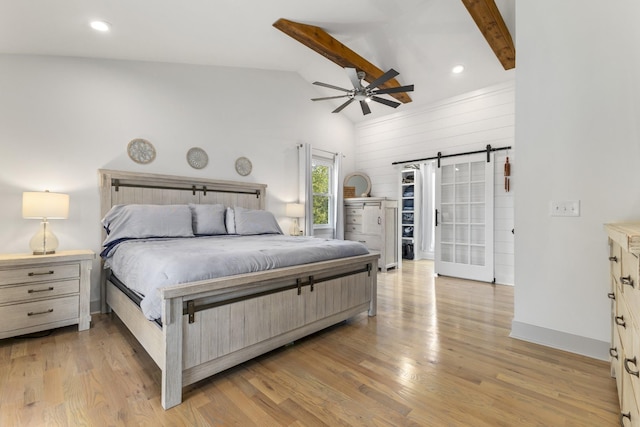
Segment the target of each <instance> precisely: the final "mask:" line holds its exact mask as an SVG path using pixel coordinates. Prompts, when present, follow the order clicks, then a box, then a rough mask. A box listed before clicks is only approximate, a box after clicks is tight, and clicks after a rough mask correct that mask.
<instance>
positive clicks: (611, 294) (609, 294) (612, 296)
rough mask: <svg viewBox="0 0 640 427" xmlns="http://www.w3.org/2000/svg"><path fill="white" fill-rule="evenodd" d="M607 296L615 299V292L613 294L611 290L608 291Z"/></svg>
mask: <svg viewBox="0 0 640 427" xmlns="http://www.w3.org/2000/svg"><path fill="white" fill-rule="evenodd" d="M607 296H608V297H609V299H616V294H614V293H613V292H609V293H608V294H607Z"/></svg>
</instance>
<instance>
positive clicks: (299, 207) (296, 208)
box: [285, 203, 304, 236]
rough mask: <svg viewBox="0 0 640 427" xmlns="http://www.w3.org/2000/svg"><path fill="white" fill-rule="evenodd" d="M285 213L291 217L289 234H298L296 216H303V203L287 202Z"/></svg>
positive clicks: (298, 227)
mask: <svg viewBox="0 0 640 427" xmlns="http://www.w3.org/2000/svg"><path fill="white" fill-rule="evenodd" d="M285 214H286V215H287V216H288V217H290V218H293V224H291V228H290V229H289V234H291V235H292V236H299V235H300V226H299V225H298V218H300V217H303V216H304V205H303V204H302V203H287V206H286V208H285Z"/></svg>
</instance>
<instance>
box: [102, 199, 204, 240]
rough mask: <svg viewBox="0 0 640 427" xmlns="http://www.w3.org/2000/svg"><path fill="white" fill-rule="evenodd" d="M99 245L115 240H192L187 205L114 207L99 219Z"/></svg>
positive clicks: (189, 212)
mask: <svg viewBox="0 0 640 427" xmlns="http://www.w3.org/2000/svg"><path fill="white" fill-rule="evenodd" d="M102 226H103V227H104V228H105V230H106V231H107V238H106V240H105V241H104V243H103V245H105V246H106V245H107V244H108V243H111V242H113V241H115V240H119V239H142V238H147V237H193V227H192V225H191V210H190V209H189V206H187V205H115V206H114V207H112V208H111V210H110V211H109V212H107V214H106V215H105V216H104V218H103V219H102Z"/></svg>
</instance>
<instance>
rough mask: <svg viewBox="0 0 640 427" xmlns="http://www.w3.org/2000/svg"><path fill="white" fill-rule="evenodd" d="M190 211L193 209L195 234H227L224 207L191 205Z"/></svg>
mask: <svg viewBox="0 0 640 427" xmlns="http://www.w3.org/2000/svg"><path fill="white" fill-rule="evenodd" d="M189 209H191V215H192V222H193V233H194V234H200V235H203V234H204V235H213V234H227V228H226V227H225V224H224V205H196V204H193V203H189Z"/></svg>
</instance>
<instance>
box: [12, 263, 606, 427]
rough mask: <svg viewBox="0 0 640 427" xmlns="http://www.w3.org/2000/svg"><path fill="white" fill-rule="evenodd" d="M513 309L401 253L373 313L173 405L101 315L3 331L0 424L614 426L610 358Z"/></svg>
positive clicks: (506, 297)
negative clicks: (567, 341)
mask: <svg viewBox="0 0 640 427" xmlns="http://www.w3.org/2000/svg"><path fill="white" fill-rule="evenodd" d="M603 292H604V291H603ZM603 295H604V294H603ZM603 298H604V296H603ZM512 315H513V288H511V287H508V286H495V285H490V284H486V283H476V282H472V281H464V280H457V279H451V278H444V277H440V278H435V279H434V277H433V269H432V263H431V262H429V261H416V262H407V261H405V262H404V263H403V268H402V270H398V271H396V270H390V271H389V272H388V273H384V274H383V273H380V274H379V275H378V315H377V317H375V318H369V317H367V316H366V315H365V314H362V315H358V316H356V317H355V318H353V319H351V320H349V321H348V322H346V323H343V324H340V325H337V326H335V327H332V328H329V329H327V330H325V331H322V332H320V333H317V334H315V335H313V336H311V337H309V338H306V339H303V340H300V341H297V342H296V343H294V344H292V345H289V346H286V347H284V348H281V349H278V350H275V351H273V352H271V353H268V354H266V355H264V356H261V357H259V358H257V359H254V360H252V361H250V362H247V363H244V364H242V365H240V366H238V367H236V368H232V369H230V370H228V371H225V372H223V373H221V374H218V375H216V376H214V377H212V378H210V379H207V380H204V381H202V382H200V383H197V384H195V385H193V386H190V387H187V388H186V389H185V391H184V403H183V404H182V405H180V406H178V407H175V408H172V409H170V410H168V411H164V410H163V409H162V407H161V405H160V370H159V369H158V368H157V367H156V366H155V364H154V363H153V361H152V360H151V358H150V357H149V356H148V355H147V354H146V353H145V352H144V350H143V349H142V347H140V345H138V343H137V342H136V341H135V340H134V339H133V338H132V337H131V335H130V334H129V332H128V331H127V330H126V329H125V327H124V326H123V325H122V323H120V321H119V320H118V319H117V317H115V316H112V315H94V316H93V322H92V326H91V329H90V330H89V331H85V332H80V333H79V332H77V329H76V328H74V327H67V328H60V329H57V330H55V331H53V333H51V335H49V336H46V337H42V338H30V339H18V338H9V339H5V340H0V426H23V425H24V426H58V425H59V426H74V425H85V426H112V425H113V426H116V425H118V426H119V425H122V426H137V425H143V426H182V425H184V426H200V425H201V426H209V425H221V426H222V425H224V426H227V425H238V426H251V425H258V426H316V425H330V426H345V425H366V426H474V427H475V426H529V425H532V426H554V427H555V426H598V427H602V426H615V425H618V421H617V414H618V412H619V408H618V401H617V395H616V387H615V380H614V379H612V378H610V376H609V367H608V364H607V363H606V362H602V361H597V360H593V359H589V358H586V357H581V356H577V355H573V354H570V353H566V352H562V351H558V350H554V349H550V348H547V347H542V346H538V345H535V344H530V343H526V342H523V341H518V340H514V339H511V338H509V337H508V335H509V330H510V326H511V319H512Z"/></svg>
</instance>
